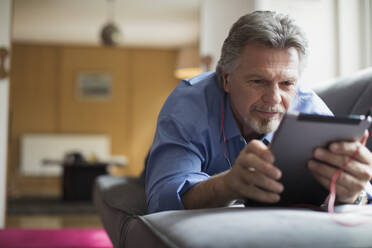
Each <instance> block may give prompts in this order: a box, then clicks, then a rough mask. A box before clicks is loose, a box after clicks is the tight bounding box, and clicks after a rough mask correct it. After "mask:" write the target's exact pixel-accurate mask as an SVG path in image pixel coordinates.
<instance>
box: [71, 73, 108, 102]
mask: <svg viewBox="0 0 372 248" xmlns="http://www.w3.org/2000/svg"><path fill="white" fill-rule="evenodd" d="M112 85H113V78H112V75H111V74H110V73H107V72H79V73H78V74H77V76H76V90H77V98H78V99H79V100H101V101H109V100H111V98H112Z"/></svg>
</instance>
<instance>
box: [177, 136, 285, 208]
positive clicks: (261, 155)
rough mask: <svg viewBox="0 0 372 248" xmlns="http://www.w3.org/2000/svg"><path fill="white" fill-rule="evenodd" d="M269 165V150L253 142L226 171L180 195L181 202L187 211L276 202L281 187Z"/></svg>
mask: <svg viewBox="0 0 372 248" xmlns="http://www.w3.org/2000/svg"><path fill="white" fill-rule="evenodd" d="M273 162H274V157H273V155H272V153H271V152H270V150H269V148H268V147H267V146H266V145H265V144H264V143H262V142H261V141H258V140H253V141H251V142H250V143H249V144H248V145H246V147H245V148H244V149H243V150H242V151H241V152H240V154H239V156H238V157H237V158H236V160H235V164H234V166H233V167H232V168H231V169H230V170H228V171H225V172H222V173H219V174H217V175H214V176H213V177H210V178H209V179H208V180H205V181H203V182H201V183H198V184H196V185H195V186H193V187H192V188H191V189H189V190H188V191H186V192H185V193H184V194H183V196H182V202H183V204H184V206H185V208H187V209H192V208H211V207H222V206H227V205H229V204H232V203H233V202H234V201H235V200H237V199H243V198H250V199H253V200H256V201H260V202H267V203H275V202H278V201H279V200H280V196H279V194H280V193H281V192H282V191H283V185H282V184H281V183H279V182H278V181H277V180H279V179H280V177H281V174H282V173H281V171H280V170H279V169H278V168H276V167H274V165H273Z"/></svg>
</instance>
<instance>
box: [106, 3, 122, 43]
mask: <svg viewBox="0 0 372 248" xmlns="http://www.w3.org/2000/svg"><path fill="white" fill-rule="evenodd" d="M114 10H115V6H114V0H107V22H106V23H105V25H103V27H102V29H101V42H102V44H103V45H105V46H114V45H118V44H120V43H121V42H122V34H121V32H120V29H119V28H118V26H117V25H116V24H115V22H114Z"/></svg>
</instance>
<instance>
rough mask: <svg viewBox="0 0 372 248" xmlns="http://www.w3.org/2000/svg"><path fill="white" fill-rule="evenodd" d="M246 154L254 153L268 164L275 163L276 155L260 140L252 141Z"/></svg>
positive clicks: (246, 147) (247, 146) (245, 150)
mask: <svg viewBox="0 0 372 248" xmlns="http://www.w3.org/2000/svg"><path fill="white" fill-rule="evenodd" d="M243 151H244V152H245V153H254V154H256V155H257V156H258V157H260V158H261V159H263V160H265V161H266V162H268V163H271V164H272V163H274V160H275V158H274V155H273V154H272V152H271V151H270V149H269V147H267V146H266V145H265V144H264V143H263V142H262V141H260V140H252V141H251V142H249V143H248V144H247V145H246V146H245V148H244V150H243Z"/></svg>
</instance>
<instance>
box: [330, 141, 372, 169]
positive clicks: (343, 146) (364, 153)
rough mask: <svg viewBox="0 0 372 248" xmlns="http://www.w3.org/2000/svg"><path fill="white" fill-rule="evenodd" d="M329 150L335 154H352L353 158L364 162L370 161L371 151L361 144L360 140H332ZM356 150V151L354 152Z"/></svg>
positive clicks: (371, 158) (371, 157)
mask: <svg viewBox="0 0 372 248" xmlns="http://www.w3.org/2000/svg"><path fill="white" fill-rule="evenodd" d="M329 149H330V151H331V152H333V153H335V154H340V155H347V156H353V158H354V159H356V160H358V161H360V162H361V163H364V164H369V163H371V161H372V154H371V151H370V150H369V149H368V148H367V147H365V146H363V145H362V144H361V143H360V142H357V141H355V142H334V143H332V144H331V145H330V147H329ZM356 151H358V152H357V153H356Z"/></svg>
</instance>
